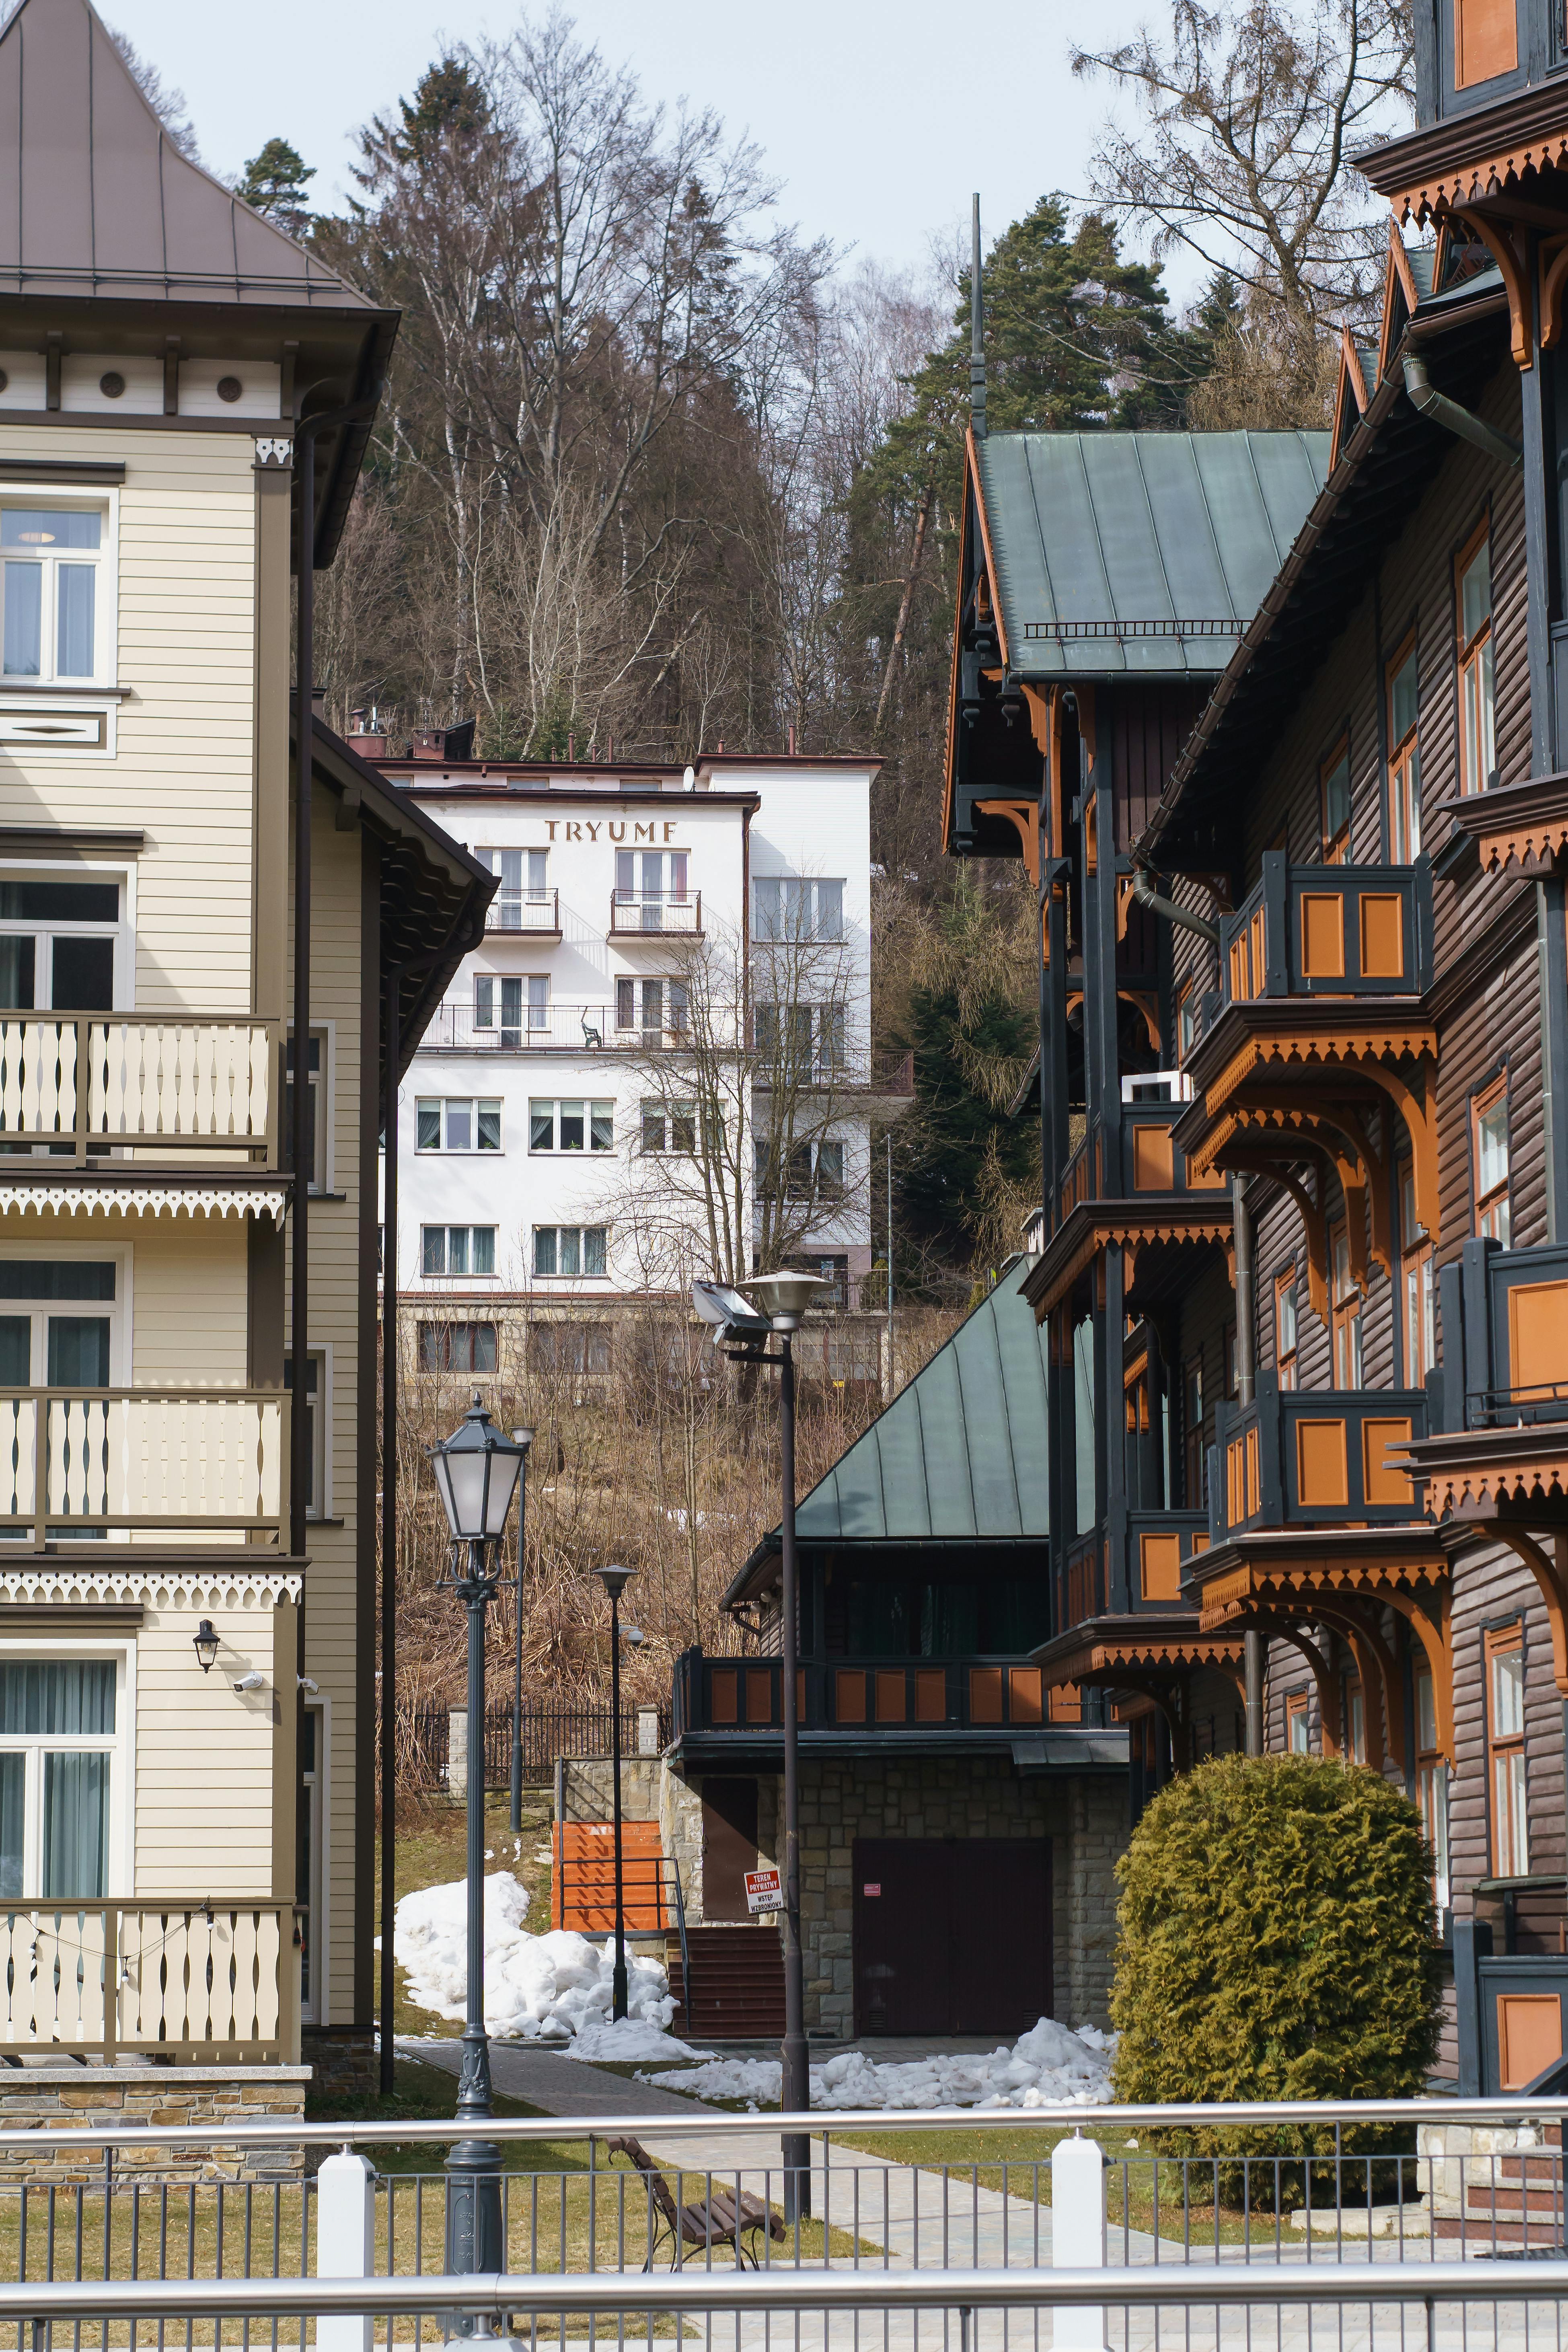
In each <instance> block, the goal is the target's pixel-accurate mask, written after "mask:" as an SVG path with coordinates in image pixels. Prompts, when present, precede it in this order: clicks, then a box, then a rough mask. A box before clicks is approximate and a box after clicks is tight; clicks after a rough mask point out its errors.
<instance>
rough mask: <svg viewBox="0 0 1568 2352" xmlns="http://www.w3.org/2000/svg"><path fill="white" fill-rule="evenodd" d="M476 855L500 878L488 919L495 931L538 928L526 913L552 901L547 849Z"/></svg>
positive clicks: (481, 852)
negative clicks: (546, 884) (546, 885)
mask: <svg viewBox="0 0 1568 2352" xmlns="http://www.w3.org/2000/svg"><path fill="white" fill-rule="evenodd" d="M474 855H475V856H477V857H478V858H479V863H480V864H481V865H482V866H489V869H490V872H491V873H492V874H499V875H500V889H499V890H498V891H497V892H496V894H495V897H494V898H492V899H491V900H490V904H489V913H488V915H487V916H486V918H485V921H486V924H487V926H488V927H489V929H491V930H492V931H521V930H527V929H534V928H537V923H533V924H531V922H530V919H529V917H528V915H527V914H526V912H525V911H524V910H525V909H526V908H529V907H542V906H544V905H546V904H547V903H548V901H549V898H550V893H549V891H548V889H547V888H546V887H545V877H546V875H547V873H548V871H549V857H550V852H549V851H548V850H547V849H479V850H476V851H475V853H474Z"/></svg>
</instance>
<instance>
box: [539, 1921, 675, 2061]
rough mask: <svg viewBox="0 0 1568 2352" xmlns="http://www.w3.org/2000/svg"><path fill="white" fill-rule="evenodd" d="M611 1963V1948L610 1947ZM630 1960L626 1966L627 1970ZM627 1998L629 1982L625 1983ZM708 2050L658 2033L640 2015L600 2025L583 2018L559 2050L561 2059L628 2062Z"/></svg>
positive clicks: (612, 1950)
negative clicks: (567, 2044) (560, 2050)
mask: <svg viewBox="0 0 1568 2352" xmlns="http://www.w3.org/2000/svg"><path fill="white" fill-rule="evenodd" d="M611 1959H612V1966H613V1965H614V1948H613V1947H611ZM630 1966H631V1963H630V1959H629V1958H628V1960H627V1969H628V1971H629V1969H630ZM627 1992H628V1998H629V1994H630V1984H629V1979H628V1985H627ZM712 2055H713V2053H712V2051H711V2050H693V2049H692V2047H691V2045H690V2043H689V2042H681V2041H679V2040H678V2039H677V2037H676V2035H674V2034H673V2033H664V2032H660V2030H659V2028H658V2026H657V2025H649V2024H648V2023H647V2021H646V2020H645V2019H643V2018H640V2017H613V2018H609V2019H606V2021H605V2023H604V2024H602V2025H601V2024H598V2023H596V2022H595V2021H594V2020H593V2019H592V2018H589V2019H586V2020H585V2021H584V2023H583V2024H582V2025H580V2026H579V2027H578V2029H577V2031H576V2032H575V2033H574V2035H573V2037H572V2043H571V2047H570V2048H569V2049H567V2050H564V2051H563V2053H562V2056H563V2057H564V2058H585V2059H587V2060H589V2061H590V2062H592V2061H593V2060H595V2059H617V2060H620V2061H622V2062H624V2063H630V2062H631V2061H632V2060H634V2059H639V2058H663V2059H670V2058H711V2057H712Z"/></svg>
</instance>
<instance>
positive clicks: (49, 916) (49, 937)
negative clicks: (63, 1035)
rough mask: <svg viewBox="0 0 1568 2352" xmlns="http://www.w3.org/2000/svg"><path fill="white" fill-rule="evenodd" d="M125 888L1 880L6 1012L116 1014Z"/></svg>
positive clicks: (1, 991) (1, 1006) (1, 985)
mask: <svg viewBox="0 0 1568 2352" xmlns="http://www.w3.org/2000/svg"><path fill="white" fill-rule="evenodd" d="M123 887H124V886H123V884H121V882H119V881H97V882H53V881H42V880H40V881H29V880H26V879H23V878H20V877H17V878H16V879H13V880H10V881H0V1011H6V1012H10V1011H16V1012H18V1013H31V1012H39V1013H43V1012H51V1013H108V1012H110V1011H112V1009H113V1006H114V1002H115V991H114V963H115V946H116V942H117V940H118V939H119V936H120V925H121V893H122V890H123Z"/></svg>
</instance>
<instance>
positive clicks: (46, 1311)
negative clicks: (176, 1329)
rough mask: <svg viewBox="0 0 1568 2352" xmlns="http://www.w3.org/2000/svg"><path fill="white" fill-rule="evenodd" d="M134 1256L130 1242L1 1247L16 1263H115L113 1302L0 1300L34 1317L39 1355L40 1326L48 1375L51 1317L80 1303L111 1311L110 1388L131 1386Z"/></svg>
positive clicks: (9, 1311)
mask: <svg viewBox="0 0 1568 2352" xmlns="http://www.w3.org/2000/svg"><path fill="white" fill-rule="evenodd" d="M133 1257H134V1252H133V1250H132V1244H130V1243H129V1242H108V1243H100V1244H98V1245H97V1246H96V1247H95V1246H94V1244H92V1243H91V1242H86V1241H82V1242H76V1241H72V1242H48V1241H30V1242H6V1243H5V1244H0V1258H7V1259H11V1260H13V1261H15V1260H16V1259H17V1258H23V1259H32V1258H44V1259H56V1258H86V1259H90V1260H91V1261H92V1262H93V1263H94V1264H95V1265H96V1264H107V1263H109V1262H110V1261H112V1262H113V1265H114V1297H113V1298H112V1299H111V1300H104V1299H96V1300H95V1299H82V1300H79V1301H75V1302H68V1301H65V1300H61V1299H56V1300H53V1301H50V1300H47V1299H46V1300H43V1301H41V1302H40V1303H39V1304H38V1305H37V1306H33V1305H32V1304H31V1303H30V1302H29V1301H28V1300H26V1299H21V1298H16V1299H0V1315H31V1316H33V1317H34V1318H35V1321H34V1327H33V1348H34V1353H35V1355H37V1350H38V1347H39V1339H40V1323H41V1325H42V1332H43V1346H44V1349H45V1350H46V1352H45V1354H44V1356H43V1359H42V1361H43V1366H44V1370H45V1371H46V1373H47V1370H48V1356H47V1345H48V1341H47V1318H48V1317H49V1316H50V1315H51V1314H54V1313H58V1312H59V1311H60V1310H61V1308H62V1307H66V1306H67V1305H68V1304H79V1305H80V1306H82V1307H88V1308H89V1310H91V1309H94V1308H96V1307H105V1306H106V1307H108V1309H109V1385H110V1388H111V1389H126V1388H130V1387H131V1385H132V1365H133V1364H134V1362H135V1360H136V1359H135V1351H134V1347H133V1332H132V1291H131V1276H132V1263H133ZM33 1385H34V1387H35V1388H47V1385H48V1382H47V1379H46V1380H40V1381H34V1383H33ZM0 1540H3V1538H0Z"/></svg>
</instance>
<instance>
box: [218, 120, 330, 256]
mask: <svg viewBox="0 0 1568 2352" xmlns="http://www.w3.org/2000/svg"><path fill="white" fill-rule="evenodd" d="M315 176H316V170H315V166H314V164H312V163H306V161H305V159H304V157H303V156H302V155H301V154H300V152H299V150H298V149H297V148H294V147H291V146H290V145H289V142H288V140H287V139H269V140H268V142H267V144H266V146H265V147H264V148H263V149H262V150H261V152H260V154H259V155H253V156H252V157H251V159H250V161H249V163H247V165H246V167H245V170H244V172H243V173H242V174H241V176H240V179H239V181H238V183H237V185H236V188H235V194H236V195H237V196H238V197H239V198H240V199H241V201H242V202H243V203H245V204H247V205H249V206H250V207H251V210H252V211H253V212H258V213H260V214H262V215H264V216H265V217H266V218H267V219H268V220H269V221H271V222H272V223H273V224H274V226H277V227H278V228H280V229H281V230H282V231H283V233H284V235H285V236H294V237H305V236H310V230H311V227H312V226H313V218H312V215H311V213H310V207H309V205H308V203H307V200H306V184H307V182H309V181H310V180H313V179H314V178H315Z"/></svg>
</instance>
